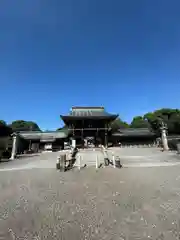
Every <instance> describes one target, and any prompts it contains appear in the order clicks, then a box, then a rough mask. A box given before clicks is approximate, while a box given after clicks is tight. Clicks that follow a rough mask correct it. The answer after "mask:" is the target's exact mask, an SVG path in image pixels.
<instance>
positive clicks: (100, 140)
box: [12, 107, 156, 158]
mask: <svg viewBox="0 0 180 240" xmlns="http://www.w3.org/2000/svg"><path fill="white" fill-rule="evenodd" d="M60 118H61V119H62V120H63V122H64V126H65V127H64V128H62V129H60V130H58V131H48V132H42V131H26V132H16V133H13V144H12V155H13V156H12V158H13V157H14V156H15V155H16V154H19V153H24V152H27V151H32V152H38V151H44V150H48V151H59V150H62V149H64V148H65V147H66V146H67V145H69V146H70V145H75V146H77V147H79V148H81V147H83V148H84V147H88V146H94V147H98V146H100V145H104V146H105V147H108V146H114V145H118V144H119V143H121V144H125V145H127V144H134V143H135V144H151V143H153V142H154V141H155V139H156V135H155V134H154V133H153V132H151V131H150V129H148V128H141V129H133V128H128V129H121V128H120V129H116V130H115V131H114V129H112V127H111V126H112V122H113V121H114V120H115V119H117V118H118V114H112V113H109V112H107V111H106V110H105V108H104V107H72V108H71V110H70V112H69V113H68V114H66V115H60Z"/></svg>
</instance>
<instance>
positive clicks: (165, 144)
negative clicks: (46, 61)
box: [161, 129, 169, 151]
mask: <svg viewBox="0 0 180 240" xmlns="http://www.w3.org/2000/svg"><path fill="white" fill-rule="evenodd" d="M161 139H162V145H163V150H164V151H168V150H169V147H168V140H167V135H166V129H162V130H161Z"/></svg>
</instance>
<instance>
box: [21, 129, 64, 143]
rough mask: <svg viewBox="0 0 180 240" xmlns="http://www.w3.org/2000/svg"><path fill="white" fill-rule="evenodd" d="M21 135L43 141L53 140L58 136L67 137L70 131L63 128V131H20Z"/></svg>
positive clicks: (28, 138)
mask: <svg viewBox="0 0 180 240" xmlns="http://www.w3.org/2000/svg"><path fill="white" fill-rule="evenodd" d="M18 134H19V135H20V137H22V138H24V139H27V140H36V139H37V140H41V141H48V140H49V141H53V140H55V139H56V138H66V137H67V136H68V132H67V131H64V130H61V131H54V132H36V131H32V132H19V133H18Z"/></svg>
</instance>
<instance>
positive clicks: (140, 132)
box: [113, 128, 155, 137]
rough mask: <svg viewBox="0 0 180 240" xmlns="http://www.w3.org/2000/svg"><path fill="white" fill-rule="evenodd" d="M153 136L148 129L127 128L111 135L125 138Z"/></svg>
mask: <svg viewBox="0 0 180 240" xmlns="http://www.w3.org/2000/svg"><path fill="white" fill-rule="evenodd" d="M154 135H155V134H154V133H153V132H151V131H150V129H148V128H127V129H119V130H118V131H117V132H115V133H113V136H127V137H136V136H154Z"/></svg>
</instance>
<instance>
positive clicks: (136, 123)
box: [130, 116, 149, 128]
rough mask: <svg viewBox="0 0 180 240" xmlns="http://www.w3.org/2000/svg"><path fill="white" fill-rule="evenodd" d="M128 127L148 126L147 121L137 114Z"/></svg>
mask: <svg viewBox="0 0 180 240" xmlns="http://www.w3.org/2000/svg"><path fill="white" fill-rule="evenodd" d="M130 127H131V128H148V127H149V123H148V121H147V120H146V119H144V118H143V117H141V116H137V117H134V118H133V120H132V122H131V125H130Z"/></svg>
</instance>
